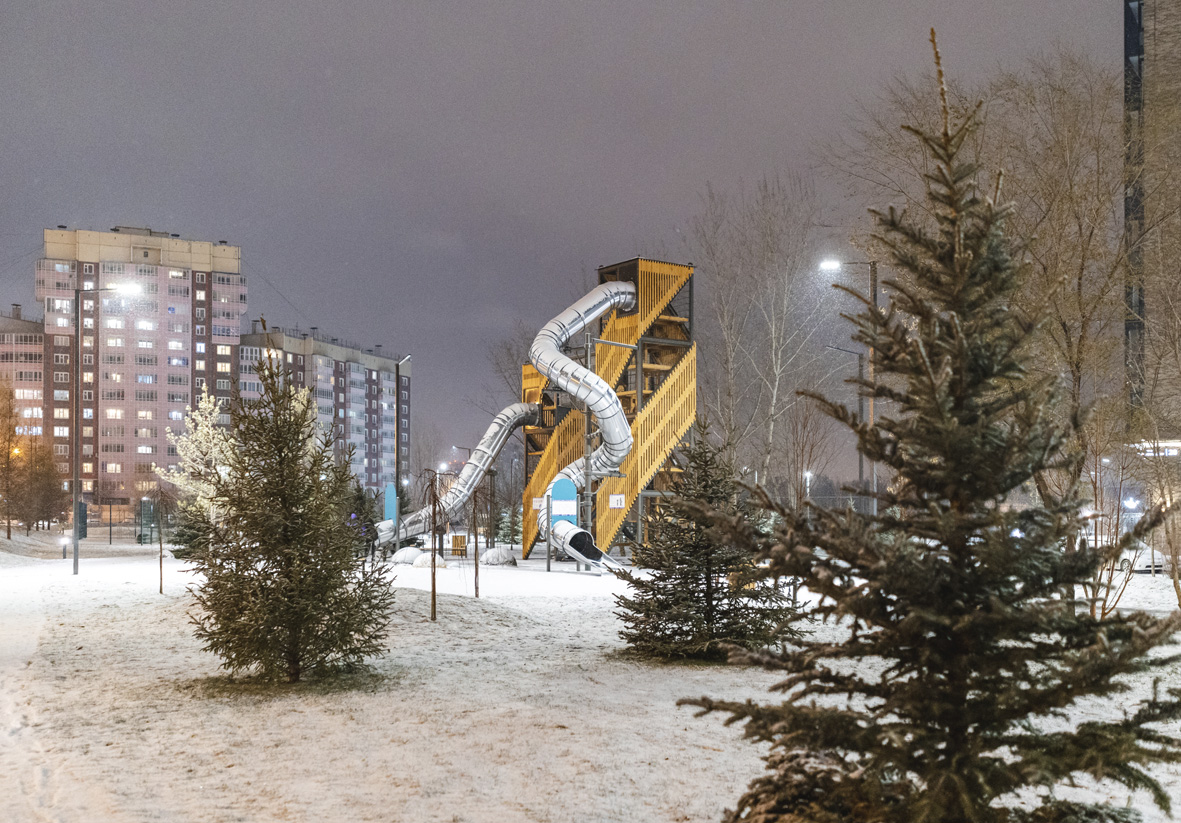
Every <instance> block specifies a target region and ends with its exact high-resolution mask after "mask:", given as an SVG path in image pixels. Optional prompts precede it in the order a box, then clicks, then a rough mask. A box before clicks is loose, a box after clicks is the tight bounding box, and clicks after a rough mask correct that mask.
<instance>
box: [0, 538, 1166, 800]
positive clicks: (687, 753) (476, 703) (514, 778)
mask: <svg viewBox="0 0 1181 823" xmlns="http://www.w3.org/2000/svg"><path fill="white" fill-rule="evenodd" d="M8 545H9V544H7V543H0V548H5V547H8ZM16 550H17V551H19V552H20V555H17V554H9V553H5V552H3V551H0V821H12V822H13V823H22V822H23V821H40V820H53V821H62V823H71V821H147V820H152V821H157V820H159V821H177V823H180V822H181V821H185V823H187V822H188V821H238V820H241V821H271V820H283V821H335V820H341V821H346V820H347V821H403V820H404V821H436V820H437V821H496V823H500V822H501V821H505V823H511V821H699V820H705V821H708V820H717V819H719V817H720V815H721V812H722V810H723V808H725V807H726V806H731V805H733V803H734V801H735V799H736V798H737V797H738V795H739V794H740V793H741V791H742V790H743V789H744V787H745V786H746V784H747V783H748V782H749V780H750V779H751V778H752V777H754V776H756V775H757V774H758V773H759V772H760V770H761V768H762V764H761V761H760V755H761V754H762V749H761V748H759V747H756V746H753V745H750V744H749V743H746V742H744V741H742V740H741V732H740V730H739V729H737V728H726V727H724V726H723V724H722V718H721V717H708V718H703V719H698V718H694V717H693V713H692V710H690V709H678V708H677V707H676V705H675V704H676V700H677V698H679V697H685V696H699V695H705V694H708V695H712V696H718V697H726V698H737V699H742V698H745V697H750V698H756V699H765V698H766V697H767V694H766V688H767V686H768V685H769V684H770V683H771V682H772V680H773V678H772V677H771V676H770V675H768V674H767V673H764V672H761V671H751V670H744V669H736V668H729V667H720V666H692V665H677V666H665V665H655V664H645V663H639V662H636V661H633V660H630V659H627V658H626V657H623V656H621V655H619V654H618V652H619V650H620V649H621V648H622V643H621V641H620V640H619V638H618V636H617V631H618V620H617V618H616V617H615V616H614V615H613V609H614V604H613V600H612V596H613V594H615V593H616V592H618V591H620V585H621V584H620V583H619V582H618V581H617V580H615V579H614V578H613V577H610V576H603V577H597V576H595V575H593V574H588V573H581V574H580V573H576V572H575V571H574V569H573V564H555V565H554V571H553V572H551V573H548V574H547V573H546V572H545V567H544V562H533V561H531V562H527V563H525V564H522V565H521V566H520V567H517V568H510V567H482V568H481V569H480V595H481V597H480V599H479V600H477V599H475V598H474V597H473V596H472V594H473V582H474V581H473V569H472V566H471V563H470V562H466V561H465V562H458V563H457V562H456V561H454V560H450V561H449V563H448V567H447V568H446V569H440V570H439V572H438V581H439V590H440V592H441V594H440V597H439V601H438V620H437V622H434V623H432V622H430V620H429V609H430V603H429V587H430V569H429V568H428V569H419V568H411V567H407V566H399V567H396V574H397V581H396V585H397V586H398V589H399V591H398V597H397V603H396V607H395V612H394V619H393V625H392V631H391V636H390V646H391V648H390V651H389V653H388V654H387V655H385V656H384V657H381V658H379V659H377V660H375V661H373V665H374V671H375V673H374V674H373V675H372V676H366V677H362V678H358V679H356V680H354V681H353V682H351V683H350V684H348V685H346V686H334V687H325V686H323V685H318V684H315V683H308V684H301V685H299V686H296V687H288V686H280V687H265V688H264V687H259V686H242V685H238V686H229V685H227V684H226V682H225V680H224V679H223V678H222V677H221V674H220V672H219V670H218V667H217V660H216V658H214V657H213V656H211V655H208V654H205V653H203V652H202V651H201V650H200V648H199V647H198V644H197V643H196V641H195V640H194V639H193V637H192V634H191V631H190V626H189V624H188V621H187V618H186V614H185V612H186V609H187V608H188V605H189V598H188V597H187V595H186V593H185V587H186V585H188V583H189V581H190V579H191V577H190V575H188V574H187V573H186V572H185V570H184V565H183V564H182V563H180V562H178V561H175V560H171V559H168V560H166V561H165V567H164V575H165V580H164V595H160V594H158V593H157V587H158V584H159V567H158V565H157V559H156V555H155V552H154V550H152V549H150V548H149V547H139V546H115V547H108V546H107V545H106V544H105V543H100V542H98V541H96V540H94V539H90V540H87V541H85V543H84V546H83V562H82V566H81V574H80V575H78V576H77V577H75V576H73V575H72V574H71V573H70V572H71V568H72V563H71V561H69V560H62V559H61V554H60V548H58V547H57V546H56V545H54V544H52V543H40V542H38V541H36V540H32V541H24V540H22V541H20V542H19V545H17V546H16ZM104 555H105V556H104ZM1125 602H1126V604H1128V605H1136V606H1142V607H1147V608H1150V609H1153V610H1156V611H1161V612H1167V611H1169V610H1170V609H1171V606H1173V605H1175V603H1174V601H1173V599H1172V590H1171V588H1170V587H1169V584H1168V581H1167V580H1164V579H1163V578H1157V579H1156V580H1151V579H1148V578H1140V577H1138V578H1137V580H1136V581H1135V583H1134V588H1133V589H1132V590H1130V591H1129V594H1128V596H1127V598H1126V600H1125ZM830 630H831V629H824V628H822V629H821V631H830ZM1170 680H1171V682H1172V683H1177V682H1181V669H1178V670H1175V671H1174V672H1173V673H1172V676H1171V677H1166V682H1168V681H1170ZM1137 688H1138V689H1146V688H1147V685H1146V684H1145V683H1139V684H1137ZM1080 711H1081V712H1082V713H1084V714H1088V715H1097V714H1102V713H1104V712H1108V711H1110V712H1118V711H1120V708H1119V706H1117V705H1106V706H1088V707H1086V708H1084V709H1082V710H1080ZM1173 731H1174V732H1178V731H1181V730H1173ZM1156 773H1157V774H1158V776H1159V777H1160V778H1161V779H1162V780H1163V781H1165V782H1166V784H1167V789H1168V790H1169V791H1170V792H1171V793H1172V794H1173V795H1174V796H1181V770H1177V769H1173V770H1171V771H1169V770H1164V769H1161V770H1158V771H1157V772H1156ZM1103 796H1110V797H1112V799H1113V800H1115V801H1116V802H1119V803H1121V804H1122V803H1123V802H1125V800H1126V792H1125V793H1123V794H1118V793H1115V794H1110V795H1109V794H1108V793H1106V792H1105V793H1104V795H1103ZM1132 802H1133V804H1134V805H1136V806H1137V807H1138V808H1142V809H1144V810H1145V812H1146V813H1147V814H1146V816H1147V818H1148V819H1149V820H1156V819H1161V820H1163V819H1164V818H1163V816H1160V815H1158V814H1157V813H1155V812H1154V811H1153V810H1152V809H1151V804H1150V803H1149V802H1148V799H1147V797H1145V796H1137V797H1135V798H1133V800H1132Z"/></svg>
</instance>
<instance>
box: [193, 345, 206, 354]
mask: <svg viewBox="0 0 1181 823" xmlns="http://www.w3.org/2000/svg"><path fill="white" fill-rule="evenodd" d="M193 350H194V351H196V352H197V354H205V344H204V343H198V344H197V345H196V346H195V347H194V349H193Z"/></svg>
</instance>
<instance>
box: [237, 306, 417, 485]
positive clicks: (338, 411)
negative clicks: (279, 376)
mask: <svg viewBox="0 0 1181 823" xmlns="http://www.w3.org/2000/svg"><path fill="white" fill-rule="evenodd" d="M238 352H239V366H238V368H239V373H240V387H241V390H242V396H243V397H244V398H249V397H257V396H258V390H259V385H258V380H257V378H256V377H254V375H255V373H256V369H257V366H258V362H259V360H260V359H262V358H265V357H267V356H268V355H269V356H270V357H273V358H276V359H277V360H279V361H280V362H281V363H282V364H283V365H284V368H285V370H286V371H287V373H288V374H290V375H291V379H292V381H293V382H294V383H295V384H296V385H299V386H306V387H307V388H308V389H310V390H311V392H312V394H313V396H314V397H315V401H316V412H317V419H318V421H319V423H320V425H321V426H322V427H323V428H324V431H325V432H326V433H328V434H330V435H331V437H332V440H333V445H334V448H335V453H336V457H337V458H338V459H343V458H344V457H345V456H346V455H347V454H348V452H349V449H350V447H351V449H352V464H351V465H352V470H353V474H354V475H356V476H357V477H358V478H359V479H360V480H361V483H362V484H363V485H364V486H365V487H366V488H368V489H371V490H374V491H379V490H382V489H384V488H385V486H386V484H387V483H393V482H395V481H394V478H395V477H396V475H397V474H398V473H400V474H401V476H402V483H403V485H405V484H406V482H407V481H408V479H409V474H410V468H409V467H410V442H411V429H410V393H411V385H410V384H411V380H410V358H409V357H398V356H393V357H387V356H385V355H384V354H383V353H382V351H381V346H375V347H374V348H371V349H362V348H361V347H360V346H357V345H356V344H354V343H350V342H348V341H346V340H343V339H341V338H337V337H329V336H326V335H323V334H320V333H319V331H318V330H317V329H312V330H311V331H307V332H305V331H302V330H299V329H291V328H281V327H272V328H269V329H267V330H266V331H265V332H264V331H263V330H262V329H261V328H259V327H258V324H254V325H253V326H252V329H251V333H250V334H243V335H242V340H241V347H240V348H239V349H238Z"/></svg>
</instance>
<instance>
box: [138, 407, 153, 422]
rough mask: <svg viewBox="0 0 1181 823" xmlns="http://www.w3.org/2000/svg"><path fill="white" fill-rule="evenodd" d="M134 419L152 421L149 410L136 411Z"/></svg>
mask: <svg viewBox="0 0 1181 823" xmlns="http://www.w3.org/2000/svg"><path fill="white" fill-rule="evenodd" d="M135 417H136V419H137V420H151V419H152V410H151V409H140V410H139V411H137V412H136V413H135Z"/></svg>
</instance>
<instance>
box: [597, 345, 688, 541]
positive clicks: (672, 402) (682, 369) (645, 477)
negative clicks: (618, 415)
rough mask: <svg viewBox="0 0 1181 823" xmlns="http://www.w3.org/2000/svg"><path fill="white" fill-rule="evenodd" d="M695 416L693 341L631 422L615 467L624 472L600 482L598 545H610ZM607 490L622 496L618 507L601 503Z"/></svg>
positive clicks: (608, 492) (604, 499)
mask: <svg viewBox="0 0 1181 823" xmlns="http://www.w3.org/2000/svg"><path fill="white" fill-rule="evenodd" d="M696 416H697V346H696V344H694V345H693V346H692V347H691V348H690V349H689V351H688V353H687V354H686V355H685V356H684V357H682V358H681V361H680V362H679V363H678V364H677V366H676V368H674V369H673V371H672V373H670V374H669V376H668V379H667V380H665V381H664V383H663V384H661V386H660V388H659V389H658V390H657V392H656V394H655V395H654V396H653V397H652V400H651V401H649V403H648V404H647V405H645V406H644V408H643V410H642V411H641V412H640V414H639V416H638V417H637V418H636V419H635V421H634V422H633V423H632V436H633V437H634V438H635V441H636V442H635V445H634V446H633V447H632V450H631V452H630V453H629V454H628V456H627V458H626V459H625V460H624V461H623V466H622V467H620V471H621V472H622V473H623V474H624V475H625V476H624V477H609V478H607V479H606V480H604V481H603V482H602V483H600V484H599V489H598V492H597V494H596V497H597V498H598V501H599V505H597V506H596V513H595V514H596V517H595V542H596V543H597V544H598V546H599V548H601V549H604V550H606V549H607V548H608V547H610V546H611V543H612V542H613V541H614V540H615V537H616V535H618V534H619V529H620V527H622V526H623V520H624V518H625V517H626V516H627V512H628V511H629V510H630V509H631V507H632V504H634V503H635V502H636V498H637V497H639V495H640V491H641V490H642V489H644V488H645V487H646V486H647V485H648V484H649V483H650V482H652V478H653V477H655V476H656V472H657V471H659V470H660V467H661V466H663V465H664V462H665V460H667V459H668V456H669V455H670V454H671V453H672V450H673V449H674V448H676V446H677V444H678V443H680V442H681V438H683V437H684V436H685V433H686V432H688V431H689V427H690V426H692V425H693V421H694V419H695V418H696ZM612 494H622V495H625V497H626V504H625V505H624V507H623V508H622V509H611V508H608V507H607V506H606V504H605V501H607V500H609V499H610V497H609V495H612Z"/></svg>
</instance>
